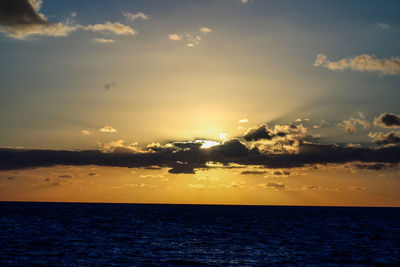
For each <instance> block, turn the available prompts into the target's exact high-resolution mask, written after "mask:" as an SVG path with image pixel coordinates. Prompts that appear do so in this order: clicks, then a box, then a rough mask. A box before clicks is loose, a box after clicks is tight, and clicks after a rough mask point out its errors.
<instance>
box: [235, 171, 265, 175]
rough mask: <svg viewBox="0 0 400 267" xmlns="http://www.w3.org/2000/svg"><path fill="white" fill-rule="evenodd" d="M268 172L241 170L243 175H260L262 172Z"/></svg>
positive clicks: (263, 172)
mask: <svg viewBox="0 0 400 267" xmlns="http://www.w3.org/2000/svg"><path fill="white" fill-rule="evenodd" d="M266 173H268V172H267V171H241V172H240V174H242V175H260V174H266Z"/></svg>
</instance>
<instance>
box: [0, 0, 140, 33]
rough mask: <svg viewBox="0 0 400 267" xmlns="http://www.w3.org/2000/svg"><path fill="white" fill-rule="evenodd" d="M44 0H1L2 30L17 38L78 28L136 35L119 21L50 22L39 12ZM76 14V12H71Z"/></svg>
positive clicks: (64, 31)
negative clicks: (81, 23) (89, 22)
mask: <svg viewBox="0 0 400 267" xmlns="http://www.w3.org/2000/svg"><path fill="white" fill-rule="evenodd" d="M41 3H42V1H39V0H2V1H1V2H0V32H3V33H5V34H6V35H8V36H9V37H12V38H16V39H25V38H27V37H29V36H32V35H39V36H58V37H61V36H67V35H68V34H70V33H71V32H73V31H76V30H78V29H81V30H87V31H101V32H112V33H115V34H125V35H135V34H136V31H135V30H134V29H132V28H131V27H130V26H128V25H124V24H121V23H119V22H114V23H112V22H109V21H108V22H105V23H104V24H94V25H87V26H83V25H79V24H76V23H74V22H73V21H72V20H70V19H68V20H66V21H65V22H56V23H52V22H49V21H48V20H47V18H46V16H45V15H44V14H42V13H39V10H40V7H41ZM71 15H72V16H74V14H71Z"/></svg>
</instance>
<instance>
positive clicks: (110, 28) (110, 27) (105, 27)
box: [82, 21, 136, 35]
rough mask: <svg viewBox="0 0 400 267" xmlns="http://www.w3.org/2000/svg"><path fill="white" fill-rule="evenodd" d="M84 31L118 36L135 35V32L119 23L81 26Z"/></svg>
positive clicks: (107, 22) (108, 22)
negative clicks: (110, 33)
mask: <svg viewBox="0 0 400 267" xmlns="http://www.w3.org/2000/svg"><path fill="white" fill-rule="evenodd" d="M82 28H83V29H84V30H87V31H94V32H97V31H99V32H112V33H115V34H118V35H135V34H136V31H135V30H134V29H133V28H132V27H130V26H128V25H124V24H122V23H120V22H110V21H106V22H105V23H101V24H92V25H87V26H82Z"/></svg>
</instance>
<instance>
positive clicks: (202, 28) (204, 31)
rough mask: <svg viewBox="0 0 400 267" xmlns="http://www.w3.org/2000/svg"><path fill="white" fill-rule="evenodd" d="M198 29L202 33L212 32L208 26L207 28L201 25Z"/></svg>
mask: <svg viewBox="0 0 400 267" xmlns="http://www.w3.org/2000/svg"><path fill="white" fill-rule="evenodd" d="M200 31H201V32H202V33H208V32H212V30H211V29H210V28H207V27H201V28H200Z"/></svg>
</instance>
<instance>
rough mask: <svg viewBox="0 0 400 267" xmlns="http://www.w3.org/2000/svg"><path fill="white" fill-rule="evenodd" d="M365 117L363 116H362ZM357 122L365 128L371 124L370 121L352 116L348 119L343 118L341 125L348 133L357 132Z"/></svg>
mask: <svg viewBox="0 0 400 267" xmlns="http://www.w3.org/2000/svg"><path fill="white" fill-rule="evenodd" d="M361 117H363V116H361ZM357 124H358V125H361V126H362V127H363V128H364V129H367V128H369V127H370V126H371V123H370V122H369V121H366V120H364V119H362V118H361V119H359V118H353V117H350V119H348V120H343V121H342V123H339V126H342V127H344V130H345V131H346V133H348V134H355V133H357Z"/></svg>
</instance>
